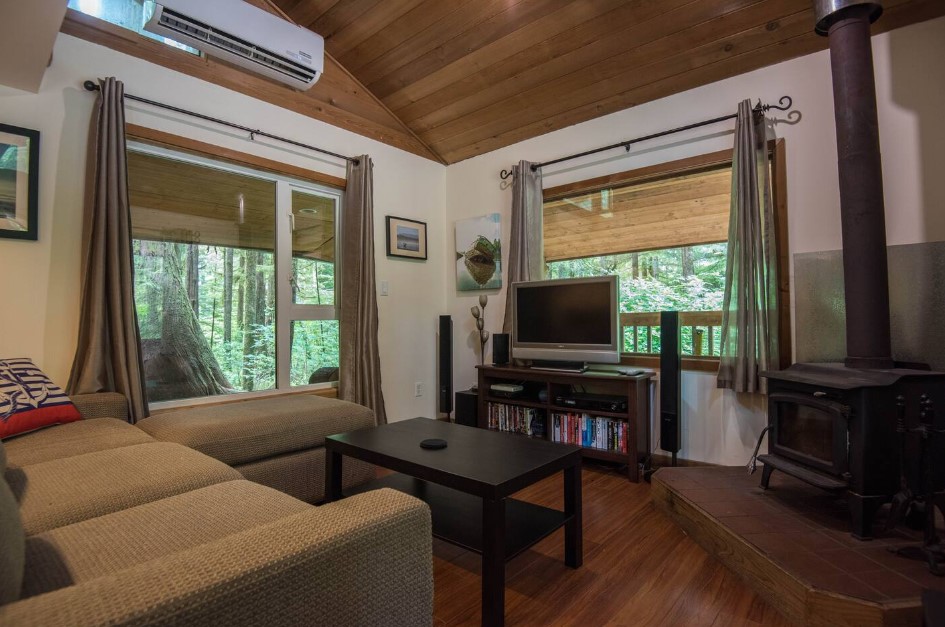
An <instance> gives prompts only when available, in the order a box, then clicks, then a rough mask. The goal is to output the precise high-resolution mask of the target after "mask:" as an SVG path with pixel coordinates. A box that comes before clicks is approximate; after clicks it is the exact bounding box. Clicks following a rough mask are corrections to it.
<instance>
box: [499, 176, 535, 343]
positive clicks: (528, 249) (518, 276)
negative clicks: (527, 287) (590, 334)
mask: <svg viewBox="0 0 945 627" xmlns="http://www.w3.org/2000/svg"><path fill="white" fill-rule="evenodd" d="M541 229H542V191H541V168H537V169H535V170H532V164H531V163H530V162H528V161H519V162H518V165H514V166H512V233H511V237H510V239H511V241H510V242H509V261H508V265H509V271H508V274H507V275H506V276H507V277H508V282H507V283H506V287H505V293H506V294H509V295H510V294H511V293H512V290H511V286H512V284H513V283H517V282H519V281H537V280H539V279H542V278H544V275H545V253H544V247H543V244H542V242H543V235H542V231H541ZM502 332H503V333H511V332H512V299H511V298H506V299H505V321H504V322H503V324H502Z"/></svg>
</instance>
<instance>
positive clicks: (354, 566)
mask: <svg viewBox="0 0 945 627" xmlns="http://www.w3.org/2000/svg"><path fill="white" fill-rule="evenodd" d="M432 622H433V558H432V535H431V527H430V510H429V508H428V507H427V505H426V504H425V503H423V502H421V501H419V500H417V499H415V498H413V497H411V496H408V495H406V494H403V493H401V492H397V491H395V490H390V489H382V490H376V491H374V492H368V493H365V494H360V495H357V496H353V497H351V498H347V499H343V500H341V501H338V502H335V503H330V504H328V505H323V506H321V507H317V508H316V507H313V508H312V509H309V510H306V511H304V512H301V513H299V514H296V515H293V516H289V517H287V518H283V519H281V520H278V521H276V522H274V523H270V524H268V525H264V526H260V527H256V528H254V529H250V530H247V531H245V532H242V533H238V534H233V535H231V536H227V537H225V538H222V539H220V540H217V541H214V542H211V543H208V544H204V545H202V546H199V547H195V548H193V549H189V550H187V551H182V552H180V553H175V554H173V555H169V556H166V557H163V558H159V559H156V560H152V561H150V562H145V563H143V564H138V565H137V566H134V567H132V568H129V569H126V570H123V571H120V572H118V573H115V574H114V575H110V576H106V577H100V578H97V579H93V580H90V581H87V582H84V583H81V584H78V585H74V586H70V587H68V588H62V589H60V590H56V591H54V592H50V593H47V594H43V595H39V596H36V597H31V598H28V599H24V600H21V601H17V602H14V603H11V604H8V605H5V606H2V607H0V624H2V625H22V626H37V627H38V626H43V627H56V626H59V625H67V624H68V625H131V624H136V625H137V624H145V623H146V624H148V625H184V624H187V625H190V624H194V625H228V626H230V625H232V626H240V625H246V626H247V627H248V626H250V625H254V626H255V625H326V626H327V625H340V626H344V625H392V626H393V625H403V626H405V627H407V626H413V625H431V624H432Z"/></svg>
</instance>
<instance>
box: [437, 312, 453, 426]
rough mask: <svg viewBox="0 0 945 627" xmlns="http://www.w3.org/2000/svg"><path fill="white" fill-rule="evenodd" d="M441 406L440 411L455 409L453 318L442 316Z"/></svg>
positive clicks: (440, 342)
mask: <svg viewBox="0 0 945 627" xmlns="http://www.w3.org/2000/svg"><path fill="white" fill-rule="evenodd" d="M439 357H440V364H439V379H440V381H439V383H440V387H439V395H438V399H439V402H438V404H437V406H438V407H439V411H440V413H443V414H448V413H450V412H452V411H453V318H452V317H451V316H440V332H439Z"/></svg>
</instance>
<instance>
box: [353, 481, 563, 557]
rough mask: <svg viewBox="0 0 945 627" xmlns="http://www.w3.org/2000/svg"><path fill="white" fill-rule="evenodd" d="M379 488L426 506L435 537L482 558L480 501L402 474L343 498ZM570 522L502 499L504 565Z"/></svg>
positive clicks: (557, 514) (560, 514) (536, 507)
mask: <svg viewBox="0 0 945 627" xmlns="http://www.w3.org/2000/svg"><path fill="white" fill-rule="evenodd" d="M379 488H393V489H395V490H399V491H400V492H405V493H406V494H409V495H411V496H415V497H417V498H418V499H420V500H421V501H423V502H425V503H426V504H427V505H429V506H430V511H431V514H432V519H433V535H434V536H435V537H437V538H440V539H441V540H445V541H446V542H449V543H451V544H455V545H457V546H460V547H462V548H464V549H467V550H469V551H474V552H476V553H479V554H482V538H483V534H482V499H481V498H479V497H478V496H471V495H469V494H466V493H464V492H459V491H458V490H453V489H452V488H447V487H444V486H441V485H438V484H436V483H429V482H427V481H423V480H421V479H416V478H414V477H410V476H407V475H402V474H391V475H387V476H385V477H381V478H379V479H375V480H373V481H370V482H368V483H365V484H363V485H360V486H357V487H355V488H349V489H347V490H345V496H350V495H352V494H359V493H361V492H368V491H370V490H377V489H379ZM570 519H571V517H570V516H567V515H565V513H564V512H562V511H559V510H555V509H550V508H547V507H542V506H540V505H535V504H533V503H526V502H525V501H519V500H516V499H505V559H506V561H508V560H510V559H512V558H513V557H515V556H516V555H518V554H519V553H521V552H522V551H525V550H526V549H528V548H529V547H530V546H532V545H534V544H535V543H537V542H538V541H540V540H542V539H544V538H545V537H547V536H549V535H550V534H552V533H553V532H554V531H555V530H557V529H560V528H561V527H563V526H564V525H565V523H567V522H568V521H569V520H570Z"/></svg>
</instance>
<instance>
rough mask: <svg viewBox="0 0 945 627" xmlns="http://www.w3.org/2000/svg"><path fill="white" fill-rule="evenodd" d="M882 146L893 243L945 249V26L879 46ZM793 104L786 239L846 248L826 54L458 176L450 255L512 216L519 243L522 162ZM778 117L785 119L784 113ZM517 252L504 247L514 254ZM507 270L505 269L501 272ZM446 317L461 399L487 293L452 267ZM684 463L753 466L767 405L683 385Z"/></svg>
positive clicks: (516, 151)
mask: <svg viewBox="0 0 945 627" xmlns="http://www.w3.org/2000/svg"><path fill="white" fill-rule="evenodd" d="M873 45H874V57H875V68H876V83H877V85H876V86H877V99H878V102H879V120H880V135H881V142H882V149H883V162H884V183H885V186H886V189H885V197H886V212H887V234H888V240H889V244H908V243H916V242H927V241H938V240H945V176H943V175H942V174H943V172H945V152H943V151H942V150H941V146H942V144H943V141H945V122H943V121H942V119H941V111H943V110H945V66H943V65H942V63H941V62H940V60H941V59H945V18H940V19H937V20H933V21H929V22H924V23H921V24H917V25H913V26H909V27H907V28H902V29H899V30H896V31H893V32H892V33H888V34H884V35H879V36H877V37H874V38H873ZM782 95H790V96H792V97H793V98H794V107H795V109H797V110H798V111H800V112H801V114H802V119H801V121H800V122H799V123H797V124H794V125H790V124H787V123H785V121H784V120H786V118H785V116H784V114H781V113H778V115H777V116H776V117H777V118H778V120H779V121H778V123H777V125H776V132H777V134H778V135H779V136H780V137H783V138H785V140H786V149H787V173H788V215H789V238H790V249H791V252H792V254H793V253H798V252H813V251H822V250H835V249H838V248H839V247H840V216H839V191H838V183H837V168H836V159H837V151H836V135H835V126H834V119H833V115H834V111H833V95H832V88H831V78H830V64H829V55H828V53H827V52H821V53H817V54H813V55H809V56H806V57H802V58H799V59H795V60H792V61H787V62H785V63H781V64H779V65H776V66H772V67H768V68H765V69H763V70H758V71H756V72H751V73H748V74H744V75H741V76H737V77H734V78H731V79H727V80H724V81H720V82H718V83H713V84H711V85H707V86H704V87H700V88H697V89H694V90H691V91H688V92H685V93H681V94H676V95H674V96H670V97H668V98H663V99H661V100H658V101H655V102H650V103H647V104H644V105H640V106H637V107H634V108H632V109H628V110H625V111H621V112H619V113H615V114H612V115H608V116H605V117H602V118H598V119H596V120H592V121H590V122H585V123H583V124H578V125H576V126H572V127H569V128H566V129H562V130H560V131H556V132H554V133H549V134H547V135H544V136H541V137H538V138H534V139H531V140H527V141H524V142H521V143H518V144H515V145H514V146H509V147H507V148H503V149H500V150H497V151H494V152H491V153H489V154H486V155H482V156H479V157H476V158H473V159H469V160H467V161H464V162H461V163H459V164H456V165H453V166H450V167H449V168H448V169H447V182H446V189H447V207H448V211H449V220H448V225H447V226H448V228H447V229H446V233H445V234H444V243H443V246H444V249H445V250H447V251H449V250H450V247H451V246H454V242H453V237H454V236H453V231H452V228H450V223H452V222H453V221H455V220H458V219H463V218H467V217H472V216H477V215H482V214H485V213H489V212H494V211H500V212H502V216H503V217H502V237H503V242H507V241H508V238H509V219H508V216H509V207H510V205H511V194H510V191H509V190H508V189H506V188H505V186H504V184H503V181H501V179H500V178H499V171H500V170H502V169H507V168H509V167H510V166H511V165H512V164H514V163H516V162H518V161H519V160H520V159H527V160H529V161H533V162H537V161H544V160H550V159H554V158H556V157H561V156H564V155H567V154H572V153H575V152H580V151H582V150H587V149H590V148H594V147H597V146H602V145H607V144H611V143H614V142H616V141H620V140H621V139H630V138H632V137H638V136H642V135H646V134H648V133H653V132H658V131H661V130H665V129H668V128H673V127H676V126H682V125H684V124H687V123H692V122H697V121H700V120H703V119H706V118H711V117H715V116H718V115H723V114H725V113H728V112H734V110H735V108H736V105H737V103H738V101H740V100H742V99H744V98H751V99H752V100H753V101H757V99H759V98H760V99H761V100H762V101H764V102H769V103H775V102H777V100H778V98H780V97H781V96H782ZM775 113H776V112H775ZM732 127H733V123H732V122H724V123H720V124H717V125H714V126H711V127H704V128H701V129H696V130H693V131H689V132H687V133H680V134H677V135H673V136H671V137H667V138H664V139H662V140H655V141H651V142H648V143H645V144H641V145H640V146H638V147H635V148H634V149H633V150H632V151H631V152H630V153H629V154H624V153H623V152H622V151H621V150H615V151H612V152H608V153H603V154H600V155H595V156H592V157H586V158H584V159H582V160H575V161H570V162H567V163H563V164H559V165H557V166H552V167H549V168H546V169H545V171H544V185H545V186H546V187H552V186H557V185H562V184H565V183H570V182H573V181H579V180H583V179H587V178H591V177H595V176H601V175H604V174H610V173H613V172H621V171H625V170H631V169H634V168H639V167H642V166H646V165H651V164H654V163H661V162H665V161H671V160H674V159H680V158H683V157H687V156H692V155H697V154H702V153H706V152H711V151H715V150H722V149H725V148H731V146H732V135H731V131H732ZM504 252H505V253H506V254H507V252H508V250H507V247H506V250H505V251H504ZM503 265H505V264H503ZM445 284H446V288H447V290H448V306H449V312H450V313H451V314H452V315H453V318H454V335H455V345H456V347H457V350H456V351H455V359H454V371H455V382H456V386H457V388H458V389H463V388H465V387H467V386H468V385H470V384H472V383H473V382H474V381H475V370H474V366H475V364H476V363H478V361H477V358H476V357H475V356H474V352H473V346H474V341H475V340H474V339H473V338H474V326H473V322H472V317H471V316H470V315H469V307H471V306H472V305H473V304H475V298H476V295H477V294H476V293H462V292H457V291H456V288H455V277H454V276H453V270H452V267H451V266H450V265H447V267H446V277H445ZM503 311H504V292H496V293H494V294H490V305H489V308H488V310H487V325H486V328H487V329H489V330H490V331H499V330H501V326H502V315H503ZM683 406H684V408H683V419H682V420H683V449H682V451H681V456H682V457H684V458H689V459H696V460H701V461H708V462H712V463H718V464H742V463H745V462H746V461H747V459H748V457H749V456H750V454H751V450H752V449H753V447H754V443H755V440H756V438H757V436H758V434H759V433H760V431H761V429H762V427H763V426H764V424H765V403H764V399H763V398H760V397H754V396H749V395H741V396H740V395H736V394H734V393H731V392H728V391H725V392H721V391H719V390H717V389H716V388H715V378H714V376H712V375H708V374H701V373H695V372H689V373H685V375H684V377H683Z"/></svg>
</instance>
